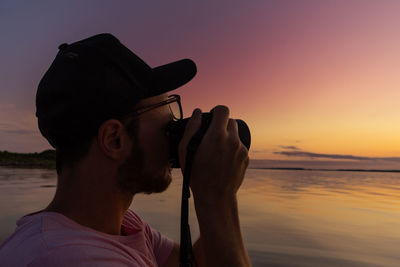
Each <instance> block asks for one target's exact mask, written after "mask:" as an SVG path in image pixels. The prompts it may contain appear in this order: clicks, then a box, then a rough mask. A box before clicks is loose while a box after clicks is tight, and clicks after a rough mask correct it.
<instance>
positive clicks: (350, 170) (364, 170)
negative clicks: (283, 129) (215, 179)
mask: <svg viewBox="0 0 400 267" xmlns="http://www.w3.org/2000/svg"><path fill="white" fill-rule="evenodd" d="M249 169H258V170H286V171H330V172H391V173H397V172H400V170H375V169H371V170H369V169H312V168H290V167H287V168H281V167H250V168H249Z"/></svg>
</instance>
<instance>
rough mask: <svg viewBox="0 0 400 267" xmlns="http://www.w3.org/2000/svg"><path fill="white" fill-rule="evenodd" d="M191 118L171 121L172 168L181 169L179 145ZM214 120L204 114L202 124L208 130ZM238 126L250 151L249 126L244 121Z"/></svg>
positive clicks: (243, 141)
mask: <svg viewBox="0 0 400 267" xmlns="http://www.w3.org/2000/svg"><path fill="white" fill-rule="evenodd" d="M189 119H190V118H185V119H182V120H179V121H171V122H170V123H169V124H168V127H167V133H168V136H169V139H170V140H169V142H170V155H169V158H170V162H171V163H172V168H180V163H179V156H178V155H179V154H178V145H179V143H180V141H181V140H182V137H183V133H184V132H185V128H186V124H187V123H188V121H189ZM211 120H212V113H209V112H207V113H203V114H202V124H203V125H204V124H205V125H206V128H208V126H209V125H210V123H211ZM236 122H237V125H238V132H239V138H240V141H242V143H243V144H244V146H245V147H246V148H247V149H250V144H251V135H250V130H249V127H248V126H247V124H246V123H245V122H244V121H242V120H236ZM204 134H205V132H204Z"/></svg>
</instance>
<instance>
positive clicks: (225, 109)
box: [214, 105, 229, 114]
mask: <svg viewBox="0 0 400 267" xmlns="http://www.w3.org/2000/svg"><path fill="white" fill-rule="evenodd" d="M214 112H216V113H222V114H229V108H228V107H227V106H225V105H218V106H216V107H215V108H214Z"/></svg>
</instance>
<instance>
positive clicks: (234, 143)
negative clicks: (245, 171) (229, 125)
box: [229, 135, 240, 149]
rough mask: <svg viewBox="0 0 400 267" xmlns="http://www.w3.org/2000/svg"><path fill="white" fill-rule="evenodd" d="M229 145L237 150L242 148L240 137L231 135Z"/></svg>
mask: <svg viewBox="0 0 400 267" xmlns="http://www.w3.org/2000/svg"><path fill="white" fill-rule="evenodd" d="M229 144H230V145H231V146H232V147H233V148H235V149H238V148H239V147H240V140H239V137H238V136H236V135H231V136H230V138H229Z"/></svg>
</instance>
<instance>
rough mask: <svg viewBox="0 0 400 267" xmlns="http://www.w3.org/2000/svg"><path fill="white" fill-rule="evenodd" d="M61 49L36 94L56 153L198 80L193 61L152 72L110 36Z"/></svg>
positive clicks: (41, 122)
mask: <svg viewBox="0 0 400 267" xmlns="http://www.w3.org/2000/svg"><path fill="white" fill-rule="evenodd" d="M58 48H59V51H58V53H57V55H56V58H55V59H54V61H53V63H52V64H51V66H50V68H49V69H48V70H47V72H46V73H45V74H44V76H43V78H42V79H41V81H40V83H39V86H38V90H37V94H36V117H37V118H38V125H39V130H40V132H41V133H42V135H43V136H44V137H45V138H46V139H47V140H48V141H49V143H50V145H51V146H53V147H54V148H57V147H60V146H68V145H71V144H77V143H80V142H82V141H84V140H88V139H90V138H91V137H93V136H95V135H96V133H97V130H98V128H99V126H100V125H101V123H103V122H104V121H106V120H108V119H113V118H115V119H121V118H122V117H123V116H124V115H126V114H128V113H129V112H131V111H132V108H133V106H134V105H135V104H137V102H139V101H140V100H141V99H145V98H148V97H152V96H156V95H160V94H162V93H165V92H168V91H171V90H174V89H176V88H178V87H180V86H182V85H184V84H185V83H187V82H189V81H190V80H191V79H192V78H193V77H194V76H195V75H196V65H195V63H194V62H193V61H192V60H190V59H183V60H179V61H175V62H172V63H169V64H166V65H162V66H159V67H156V68H151V67H150V66H149V65H147V64H146V63H145V62H144V61H143V60H142V59H140V58H139V57H138V56H137V55H135V54H134V53H133V52H132V51H130V50H129V49H128V48H127V47H125V46H124V45H123V44H122V43H121V42H120V41H119V40H118V39H117V38H116V37H114V36H113V35H111V34H108V33H103V34H98V35H95V36H92V37H89V38H87V39H84V40H81V41H77V42H75V43H71V44H61V45H60V46H59V47H58Z"/></svg>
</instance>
